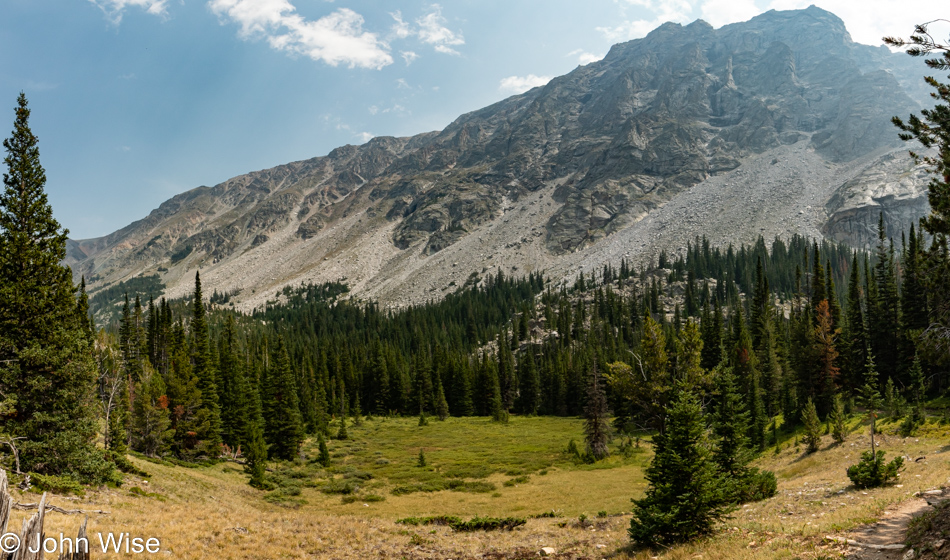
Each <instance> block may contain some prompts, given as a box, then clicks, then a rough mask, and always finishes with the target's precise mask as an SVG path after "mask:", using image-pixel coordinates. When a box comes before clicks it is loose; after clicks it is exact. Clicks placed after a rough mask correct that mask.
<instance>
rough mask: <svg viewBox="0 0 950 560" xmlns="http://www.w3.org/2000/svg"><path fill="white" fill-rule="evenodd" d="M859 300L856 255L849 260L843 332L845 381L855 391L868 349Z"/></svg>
mask: <svg viewBox="0 0 950 560" xmlns="http://www.w3.org/2000/svg"><path fill="white" fill-rule="evenodd" d="M861 300H862V298H861V280H860V274H859V270H858V254H857V252H855V253H853V256H852V259H851V277H850V279H849V280H848V312H847V323H846V327H845V330H844V336H843V339H844V348H843V350H842V355H843V356H844V357H845V364H844V365H845V381H846V384H847V387H848V388H849V389H851V390H856V389H857V388H858V387H860V386H861V375H862V372H863V371H864V363H865V362H866V361H867V356H866V355H865V352H866V351H867V348H868V336H867V324H866V321H865V317H864V310H863V308H862V301H861Z"/></svg>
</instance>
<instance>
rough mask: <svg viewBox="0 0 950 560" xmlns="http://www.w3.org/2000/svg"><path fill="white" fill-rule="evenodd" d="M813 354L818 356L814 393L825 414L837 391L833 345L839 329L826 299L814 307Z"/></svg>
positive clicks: (836, 369)
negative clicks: (836, 327) (834, 326)
mask: <svg viewBox="0 0 950 560" xmlns="http://www.w3.org/2000/svg"><path fill="white" fill-rule="evenodd" d="M815 320H816V326H815V334H814V337H813V340H814V342H815V350H814V352H815V355H816V356H817V357H818V367H819V369H818V372H817V376H816V383H817V387H816V394H817V398H818V404H817V406H818V409H819V411H820V412H821V413H823V414H827V413H828V412H830V411H831V406H832V401H833V400H834V395H835V393H836V392H837V382H838V366H837V359H838V350H837V348H836V347H835V343H836V342H837V337H838V334H839V330H838V329H835V328H833V322H832V319H831V313H830V311H829V309H828V300H822V301H821V302H820V303H819V304H818V307H817V308H816V309H815Z"/></svg>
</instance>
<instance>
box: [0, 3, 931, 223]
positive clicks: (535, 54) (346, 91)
mask: <svg viewBox="0 0 950 560" xmlns="http://www.w3.org/2000/svg"><path fill="white" fill-rule="evenodd" d="M811 3H815V4H817V5H818V6H820V7H822V8H825V9H827V10H829V11H832V12H834V13H836V14H837V15H839V16H840V17H841V18H842V19H843V20H844V21H845V24H846V25H847V27H848V29H849V31H850V32H851V34H852V36H853V37H854V39H855V40H857V41H859V42H862V43H867V44H874V45H877V44H880V37H881V36H883V35H900V36H907V35H909V34H910V32H911V31H912V30H913V25H914V24H915V23H920V22H924V21H929V20H933V19H936V18H939V17H950V10H948V9H947V8H946V3H945V0H863V1H860V2H859V1H857V0H827V1H818V0H802V1H799V0H670V1H663V0H600V1H597V0H592V1H588V2H579V1H577V0H572V1H558V0H546V1H530V2H529V1H524V0H513V1H512V0H508V1H499V0H455V1H448V0H446V1H444V2H442V3H440V4H435V3H431V2H418V1H407V0H390V1H387V2H379V1H368V0H335V1H334V0H57V1H54V0H2V1H0V135H2V136H3V137H7V136H9V133H10V130H11V129H12V123H13V117H14V114H13V107H14V106H15V102H16V96H17V94H18V93H19V92H20V91H24V92H26V94H27V97H28V99H29V100H30V106H31V108H32V109H33V115H32V119H31V124H32V127H33V131H34V132H35V133H36V134H37V136H39V139H40V155H41V160H42V163H43V165H44V166H45V168H46V171H47V181H48V182H47V192H48V194H49V198H50V201H51V203H52V205H53V212H54V215H55V216H56V217H57V219H59V221H60V223H61V224H63V225H64V226H65V227H67V228H69V230H70V237H73V238H76V239H79V238H88V237H96V236H100V235H104V234H107V233H110V232H112V231H114V230H116V229H118V228H120V227H123V226H125V225H127V224H129V223H131V222H132V221H135V220H138V219H140V218H142V217H144V216H145V215H146V214H148V213H149V211H151V210H152V209H153V208H155V207H157V206H158V205H159V204H160V203H161V202H162V201H164V200H166V199H168V198H170V197H171V196H173V195H174V194H177V193H180V192H183V191H185V190H188V189H190V188H193V187H196V186H199V185H209V186H210V185H215V184H217V183H219V182H221V181H224V180H226V179H228V178H230V177H233V176H235V175H240V174H243V173H246V172H249V171H254V170H258V169H264V168H268V167H272V166H275V165H279V164H281V163H286V162H289V161H294V160H300V159H306V158H310V157H313V156H318V155H324V154H326V153H327V152H328V151H330V150H331V149H333V148H335V147H337V146H341V145H343V144H360V143H362V142H364V141H366V140H367V139H368V138H370V137H372V136H374V135H395V136H403V135H411V134H416V133H419V132H424V131H429V130H438V129H441V128H443V127H445V126H446V125H447V124H449V123H450V122H451V121H452V120H453V119H454V118H455V117H457V116H458V115H460V114H462V113H465V112H468V111H472V110H475V109H478V108H481V107H483V106H485V105H488V104H490V103H493V102H495V101H498V100H500V99H502V98H504V97H506V96H508V95H511V94H513V93H518V92H521V91H524V90H526V89H528V88H530V87H533V86H535V85H541V84H543V83H545V82H546V81H547V80H548V79H549V78H550V77H552V76H557V75H560V74H564V73H566V72H569V71H570V70H572V69H573V68H575V67H576V66H577V65H578V64H586V63H588V62H591V61H593V60H597V59H599V58H601V57H602V56H603V55H604V54H606V52H607V50H608V49H609V48H610V45H611V44H613V43H617V42H621V41H625V40H629V39H633V38H637V37H642V36H643V35H645V34H646V33H647V32H649V31H650V30H651V29H653V28H655V27H656V26H658V25H659V24H660V23H663V22H665V21H676V22H681V23H688V22H690V21H693V20H695V19H698V18H702V19H705V20H706V21H708V22H709V23H711V24H712V25H713V26H715V27H719V26H721V25H724V24H726V23H731V22H735V21H743V20H746V19H749V18H750V17H752V16H754V15H756V14H758V13H761V12H763V11H765V10H767V9H770V8H776V9H792V8H804V7H806V6H807V5H808V4H811Z"/></svg>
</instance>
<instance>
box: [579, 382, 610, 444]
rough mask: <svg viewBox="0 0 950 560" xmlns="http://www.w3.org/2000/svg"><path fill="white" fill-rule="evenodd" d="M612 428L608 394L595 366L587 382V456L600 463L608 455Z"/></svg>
mask: <svg viewBox="0 0 950 560" xmlns="http://www.w3.org/2000/svg"><path fill="white" fill-rule="evenodd" d="M609 440H610V426H609V424H608V423H607V394H606V393H605V392H604V384H603V383H602V382H601V381H600V374H599V373H597V366H596V365H595V366H594V368H593V370H592V371H591V373H590V375H589V377H588V381H587V403H586V405H585V406H584V442H585V443H586V447H587V454H588V456H590V457H591V458H592V459H593V460H595V461H599V460H601V459H603V458H605V457H607V456H608V455H610V451H609V450H608V449H607V443H608V441H609Z"/></svg>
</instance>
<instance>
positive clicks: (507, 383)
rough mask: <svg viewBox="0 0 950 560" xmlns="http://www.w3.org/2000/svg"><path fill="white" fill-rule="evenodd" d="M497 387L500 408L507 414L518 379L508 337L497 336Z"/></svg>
mask: <svg viewBox="0 0 950 560" xmlns="http://www.w3.org/2000/svg"><path fill="white" fill-rule="evenodd" d="M498 385H499V387H500V388H501V406H502V408H504V409H505V413H506V414H507V413H508V411H509V410H511V407H512V405H513V404H514V401H515V395H516V394H517V392H518V379H517V376H516V375H515V360H514V356H513V355H512V353H511V347H510V346H509V345H508V337H507V336H504V334H499V335H498Z"/></svg>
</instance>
